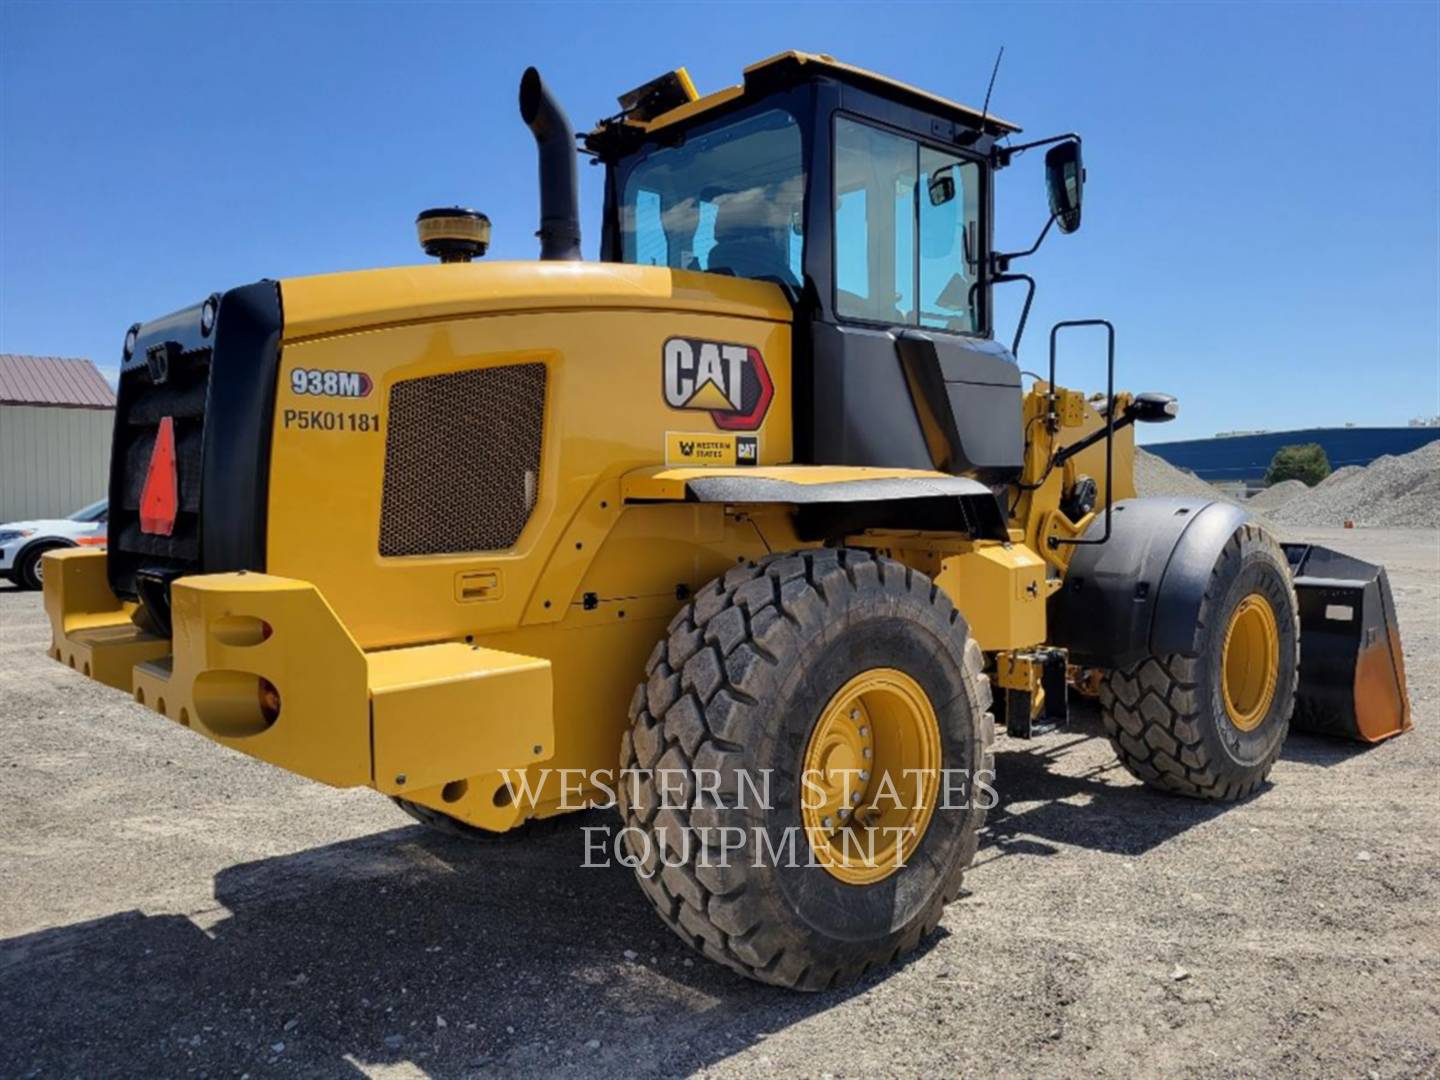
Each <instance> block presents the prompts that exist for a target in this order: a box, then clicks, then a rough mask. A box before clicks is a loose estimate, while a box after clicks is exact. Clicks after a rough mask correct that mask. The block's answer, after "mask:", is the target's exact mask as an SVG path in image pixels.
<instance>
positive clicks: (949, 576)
mask: <svg viewBox="0 0 1440 1080" xmlns="http://www.w3.org/2000/svg"><path fill="white" fill-rule="evenodd" d="M846 542H847V543H849V544H852V545H854V546H856V547H866V548H872V549H874V550H876V551H879V552H881V553H883V554H886V555H889V556H890V557H891V558H894V559H898V560H899V561H900V562H903V563H904V564H905V565H906V566H910V567H913V568H914V569H916V570H919V571H920V572H921V573H923V574H927V575H929V576H930V578H932V579H933V580H934V582H935V584H936V585H938V586H939V587H940V588H941V589H942V590H944V592H945V595H946V596H948V597H950V600H951V602H952V603H953V604H954V605H955V607H956V608H958V609H959V611H960V614H962V615H964V616H965V621H966V622H967V623H969V624H970V634H971V636H972V637H974V639H975V641H976V642H977V643H978V644H979V646H980V648H981V649H983V650H984V651H985V652H995V651H997V650H1000V649H1018V648H1024V647H1026V646H1030V645H1038V644H1040V643H1041V642H1043V641H1044V640H1045V601H1046V599H1047V598H1048V597H1049V596H1050V593H1051V592H1052V591H1053V589H1052V586H1051V583H1050V581H1047V579H1046V574H1045V560H1044V559H1042V558H1040V557H1039V556H1038V555H1036V554H1035V552H1033V551H1031V550H1030V549H1029V548H1028V547H1025V546H1024V545H1022V544H1011V543H1005V542H1002V541H999V540H973V541H972V540H968V539H965V538H963V537H960V536H957V535H955V534H950V533H945V534H941V533H923V532H913V533H901V532H891V531H881V530H871V531H870V532H866V533H862V534H860V535H858V536H852V537H849V538H848V539H847V541H846ZM1056 583H1057V584H1058V580H1057V582H1056Z"/></svg>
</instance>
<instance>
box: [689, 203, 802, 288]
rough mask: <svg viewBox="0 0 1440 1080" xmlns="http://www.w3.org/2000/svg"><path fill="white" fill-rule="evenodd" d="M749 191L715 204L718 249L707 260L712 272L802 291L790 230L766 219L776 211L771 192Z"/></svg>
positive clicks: (714, 249)
mask: <svg viewBox="0 0 1440 1080" xmlns="http://www.w3.org/2000/svg"><path fill="white" fill-rule="evenodd" d="M760 194H761V193H760V192H747V193H745V194H744V195H739V196H734V195H732V196H730V197H728V198H726V197H722V198H720V199H717V200H716V203H715V246H714V247H712V248H711V249H710V257H709V259H708V260H707V267H706V269H707V270H708V272H709V273H712V274H730V275H731V276H733V277H743V278H755V279H757V280H769V281H778V282H780V283H781V284H783V285H789V286H792V287H795V288H798V287H799V285H800V282H799V281H797V280H796V278H795V275H794V273H793V272H792V271H791V270H790V252H789V250H788V245H787V244H786V242H785V240H786V237H785V232H786V227H785V226H783V225H782V226H780V227H778V228H777V227H775V226H772V225H771V224H769V223H767V222H766V221H765V220H764V218H765V217H766V216H767V214H768V213H769V212H770V211H771V210H772V209H773V203H772V201H771V197H770V193H769V192H768V191H767V192H764V193H763V194H764V197H763V198H759V197H756V196H759V195H760Z"/></svg>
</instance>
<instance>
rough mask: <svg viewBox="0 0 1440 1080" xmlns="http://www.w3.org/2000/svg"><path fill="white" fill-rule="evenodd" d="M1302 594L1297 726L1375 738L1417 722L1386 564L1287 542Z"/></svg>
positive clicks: (1346, 736)
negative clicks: (1411, 716)
mask: <svg viewBox="0 0 1440 1080" xmlns="http://www.w3.org/2000/svg"><path fill="white" fill-rule="evenodd" d="M1281 546H1282V547H1283V548H1284V549H1285V556H1286V558H1288V559H1289V560H1290V573H1291V575H1292V576H1293V577H1294V579H1295V594H1296V596H1297V598H1298V599H1299V601H1300V688H1299V692H1298V694H1297V695H1296V700H1295V715H1294V718H1293V720H1292V721H1291V726H1292V727H1294V728H1295V729H1296V730H1299V731H1311V732H1315V733H1316V734H1321V735H1333V736H1337V737H1339V738H1344V739H1356V740H1359V741H1361V742H1369V743H1376V742H1380V741H1381V740H1382V739H1388V738H1390V737H1391V736H1392V735H1399V734H1400V733H1401V732H1403V731H1408V730H1410V727H1411V719H1410V696H1409V693H1408V691H1407V690H1406V686H1405V657H1404V655H1403V653H1402V652H1401V648H1400V627H1399V624H1398V623H1397V622H1396V621H1395V600H1394V598H1393V597H1392V596H1391V595H1390V579H1389V578H1388V577H1387V576H1386V575H1385V568H1384V567H1383V566H1376V565H1374V564H1373V563H1367V562H1362V561H1361V560H1360V559H1354V558H1351V557H1350V556H1349V555H1342V554H1341V553H1340V552H1338V551H1332V550H1331V549H1330V548H1326V547H1319V546H1318V545H1315V544H1282V545H1281Z"/></svg>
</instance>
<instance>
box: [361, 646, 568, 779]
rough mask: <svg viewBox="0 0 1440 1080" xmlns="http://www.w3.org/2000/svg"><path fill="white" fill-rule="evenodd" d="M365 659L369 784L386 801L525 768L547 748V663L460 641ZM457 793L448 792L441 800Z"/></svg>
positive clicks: (550, 707) (550, 711)
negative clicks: (371, 752) (371, 749)
mask: <svg viewBox="0 0 1440 1080" xmlns="http://www.w3.org/2000/svg"><path fill="white" fill-rule="evenodd" d="M367 659H368V660H369V665H370V671H369V676H370V694H371V702H372V708H373V710H374V711H373V714H372V722H373V724H374V740H375V787H376V789H377V790H379V791H383V792H384V793H385V794H387V795H404V794H406V793H407V792H409V791H413V790H415V789H417V788H425V787H430V786H433V785H435V784H447V783H450V782H452V781H456V780H463V778H465V777H469V776H474V775H476V774H477V773H482V772H487V771H490V770H493V769H497V768H510V767H515V766H524V765H528V764H530V763H531V762H534V761H539V760H543V759H544V758H547V757H549V756H550V755H551V754H553V753H554V751H555V720H554V702H553V700H552V694H551V675H550V661H548V660H542V659H540V658H538V657H534V656H521V655H519V654H517V653H507V652H501V651H500V650H498V649H485V648H481V647H479V646H476V645H465V644H461V643H458V642H450V643H447V644H444V645H422V646H419V647H417V648H413V649H387V650H385V651H383V652H376V653H371V654H370V655H369V657H368V658H367ZM460 793H461V789H460V788H458V787H453V788H451V789H450V791H449V792H447V793H446V794H447V795H448V796H449V799H448V801H451V802H453V801H455V800H456V799H457V798H458V797H459V794H460ZM442 801H443V797H442Z"/></svg>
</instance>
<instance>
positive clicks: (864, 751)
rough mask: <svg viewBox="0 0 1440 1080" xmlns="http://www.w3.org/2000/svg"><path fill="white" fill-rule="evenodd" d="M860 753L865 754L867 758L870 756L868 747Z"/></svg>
mask: <svg viewBox="0 0 1440 1080" xmlns="http://www.w3.org/2000/svg"><path fill="white" fill-rule="evenodd" d="M860 752H861V753H862V754H864V755H865V756H866V757H867V758H868V757H869V756H870V748H869V747H868V746H867V747H865V749H864V750H862V751H860Z"/></svg>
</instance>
